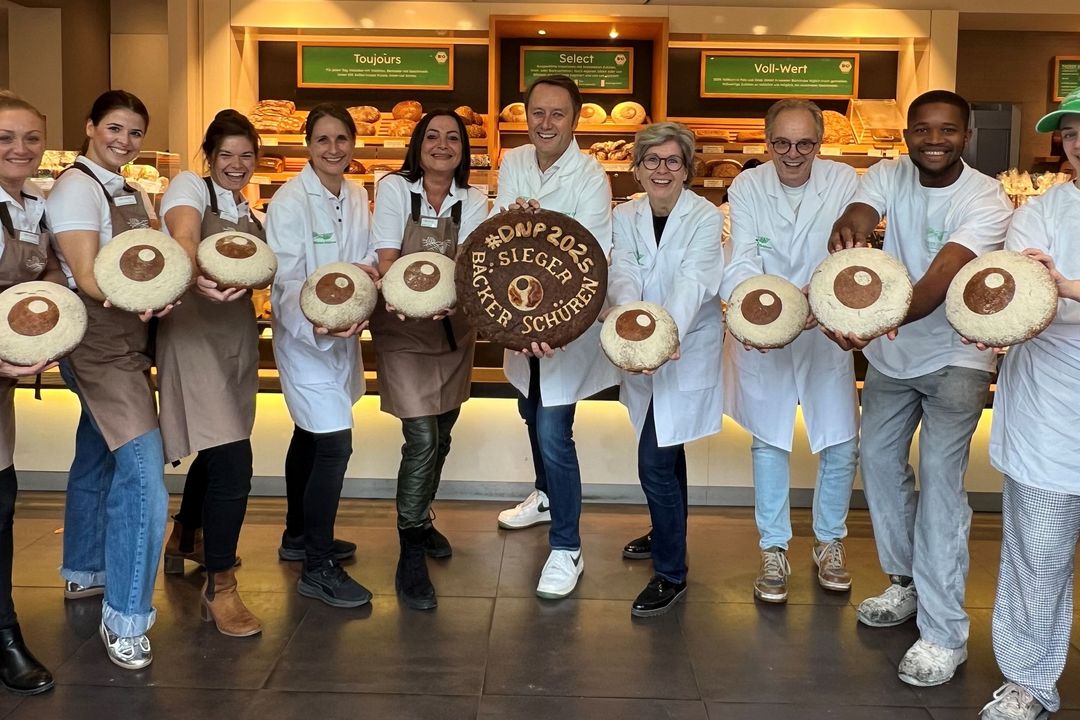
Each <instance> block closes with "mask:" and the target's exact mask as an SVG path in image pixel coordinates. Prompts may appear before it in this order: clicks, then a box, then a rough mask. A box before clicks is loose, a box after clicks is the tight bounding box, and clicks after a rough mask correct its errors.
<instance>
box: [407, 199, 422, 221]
mask: <svg viewBox="0 0 1080 720" xmlns="http://www.w3.org/2000/svg"><path fill="white" fill-rule="evenodd" d="M409 195H411V196H412V212H411V213H410V214H411V216H412V221H413V222H414V223H418V222H420V200H421V198H420V193H414V192H410V193H409Z"/></svg>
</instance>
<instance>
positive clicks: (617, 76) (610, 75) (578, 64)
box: [520, 46, 634, 94]
mask: <svg viewBox="0 0 1080 720" xmlns="http://www.w3.org/2000/svg"><path fill="white" fill-rule="evenodd" d="M544 75H569V76H570V77H571V78H573V80H574V82H576V83H577V85H578V87H579V88H581V90H582V91H583V92H590V93H622V94H629V93H632V92H633V91H634V50H633V48H628V47H620V48H608V47H604V48H592V47H546V46H543V47H523V48H521V78H520V80H521V83H520V84H521V89H522V90H524V89H525V88H527V87H528V86H529V83H531V82H532V81H533V80H535V79H536V78H538V77H543V76H544Z"/></svg>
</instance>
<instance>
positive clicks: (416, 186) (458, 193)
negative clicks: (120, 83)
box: [405, 175, 468, 207]
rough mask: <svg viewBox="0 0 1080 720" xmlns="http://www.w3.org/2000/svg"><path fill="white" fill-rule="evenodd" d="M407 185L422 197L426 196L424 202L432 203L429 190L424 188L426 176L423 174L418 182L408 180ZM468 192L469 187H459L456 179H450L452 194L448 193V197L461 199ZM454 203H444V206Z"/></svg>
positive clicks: (410, 190)
mask: <svg viewBox="0 0 1080 720" xmlns="http://www.w3.org/2000/svg"><path fill="white" fill-rule="evenodd" d="M405 186H406V187H407V188H409V192H414V193H420V197H422V198H424V202H426V203H427V204H428V205H431V203H430V202H428V196H427V190H425V189H424V176H423V175H421V176H420V178H419V179H418V180H417V181H416V182H408V181H406V182H405ZM466 193H468V188H466V189H465V190H462V189H461V188H459V187H458V184H457V181H456V180H451V181H450V194H449V195H447V198H449V199H451V200H456V201H461V200H462V196H463V195H465V194H466ZM453 204H454V203H449V204H445V203H444V205H443V207H449V206H450V205H453Z"/></svg>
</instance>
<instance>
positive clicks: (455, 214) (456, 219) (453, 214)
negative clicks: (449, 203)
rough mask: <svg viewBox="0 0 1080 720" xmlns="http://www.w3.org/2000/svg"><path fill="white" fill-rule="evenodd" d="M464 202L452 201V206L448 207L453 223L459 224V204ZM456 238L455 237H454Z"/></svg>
mask: <svg viewBox="0 0 1080 720" xmlns="http://www.w3.org/2000/svg"><path fill="white" fill-rule="evenodd" d="M462 205H464V203H460V202H459V203H454V207H452V208H450V219H451V220H452V221H453V222H454V224H455V225H461V206H462ZM455 240H456V238H455Z"/></svg>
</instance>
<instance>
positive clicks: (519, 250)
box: [410, 210, 607, 350]
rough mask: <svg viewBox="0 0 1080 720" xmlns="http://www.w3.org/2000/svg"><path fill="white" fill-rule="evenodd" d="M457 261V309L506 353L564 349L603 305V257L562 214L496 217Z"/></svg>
mask: <svg viewBox="0 0 1080 720" xmlns="http://www.w3.org/2000/svg"><path fill="white" fill-rule="evenodd" d="M410 257H411V256H410ZM458 257H459V258H460V261H459V262H458V263H457V271H456V281H457V297H458V305H459V306H460V307H461V309H462V310H463V311H464V313H465V314H466V315H467V316H468V318H469V320H470V321H472V323H473V324H474V325H475V326H476V328H477V330H478V331H479V333H480V335H481V336H482V337H484V338H486V339H488V340H490V341H492V342H495V343H498V344H500V345H503V346H504V347H507V348H510V349H511V350H521V349H523V348H526V347H529V346H530V345H531V344H532V343H533V342H537V343H542V342H546V343H547V344H548V345H550V346H551V347H553V348H554V347H563V346H565V345H567V344H568V343H570V342H571V341H572V340H574V339H575V338H577V337H578V336H580V335H581V334H582V333H584V332H585V331H586V330H588V329H589V327H590V326H591V325H592V324H593V323H594V322H596V317H597V315H599V314H600V307H601V305H603V303H604V294H605V293H606V292H607V256H606V255H605V253H604V251H603V249H602V248H601V247H600V244H599V243H598V242H596V239H595V238H594V237H593V236H592V233H590V232H589V231H588V230H587V229H585V227H584V226H583V225H582V224H581V223H579V222H577V221H576V220H574V219H573V218H571V217H569V216H567V215H563V214H562V213H557V212H553V211H551V210H538V211H528V210H512V211H509V212H504V213H501V214H499V215H496V216H495V217H493V218H491V219H489V220H487V221H485V222H483V223H481V224H480V226H479V227H477V228H476V230H474V231H473V232H472V233H471V234H470V235H469V237H468V239H467V240H466V241H465V243H464V245H463V246H462V248H461V252H460V254H459V255H458Z"/></svg>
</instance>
